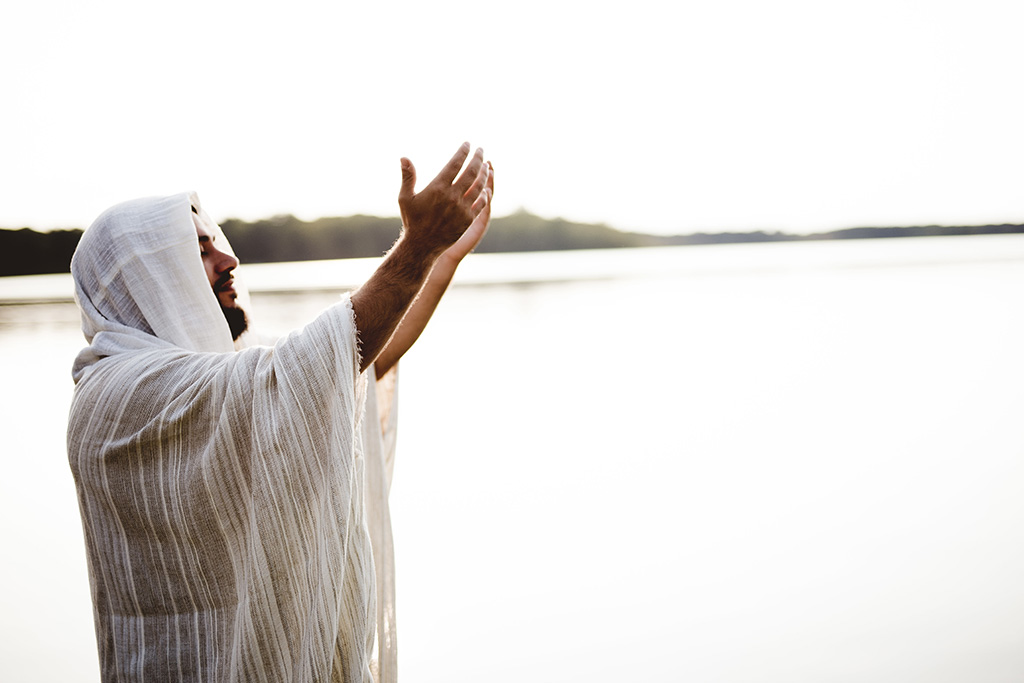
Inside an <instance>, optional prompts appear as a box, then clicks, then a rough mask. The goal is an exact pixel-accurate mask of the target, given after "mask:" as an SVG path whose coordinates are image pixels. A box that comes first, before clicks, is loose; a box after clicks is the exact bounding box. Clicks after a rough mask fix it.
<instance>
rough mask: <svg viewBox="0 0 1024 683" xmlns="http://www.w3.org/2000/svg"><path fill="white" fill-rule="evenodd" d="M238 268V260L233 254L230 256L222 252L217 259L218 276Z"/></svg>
mask: <svg viewBox="0 0 1024 683" xmlns="http://www.w3.org/2000/svg"><path fill="white" fill-rule="evenodd" d="M237 267H238V259H237V258H236V257H235V256H233V255H232V254H228V253H227V252H223V251H222V252H220V254H219V257H218V258H217V265H216V270H217V274H218V275H220V274H221V273H226V272H227V271H229V270H234V269H235V268H237Z"/></svg>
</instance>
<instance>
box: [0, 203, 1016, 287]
mask: <svg viewBox="0 0 1024 683" xmlns="http://www.w3.org/2000/svg"><path fill="white" fill-rule="evenodd" d="M221 227H222V228H223V229H224V233H225V235H227V237H228V239H229V240H230V241H231V246H232V248H233V249H234V250H235V253H236V254H237V255H238V257H239V259H241V261H242V262H243V263H266V262H274V261H308V260H313V259H335V258H355V257H366V256H380V255H381V254H383V253H384V252H386V251H387V250H388V249H389V248H390V247H391V245H392V244H393V243H394V241H395V239H396V238H397V237H398V232H399V230H400V228H401V221H400V220H399V219H398V218H380V217H377V216H363V215H356V216H346V217H339V218H320V219H317V220H315V221H302V220H300V219H298V218H296V217H295V216H291V215H282V216H274V217H272V218H267V219H263V220H258V221H253V222H246V221H242V220H238V219H234V218H232V219H228V220H226V221H223V222H222V223H221ZM1022 232H1024V225H1017V224H1002V225H975V226H942V225H927V226H915V227H889V228H884V227H883V228H849V229H846V230H835V231H831V232H823V233H817V234H814V235H793V234H789V233H784V232H764V231H755V232H722V233H703V232H699V233H692V234H688V235H671V236H666V235H649V234H644V233H636V232H622V231H619V230H616V229H614V228H611V227H609V226H607V225H603V224H592V223H575V222H572V221H567V220H564V219H561V218H554V219H548V218H541V217H540V216H535V215H533V214H531V213H529V212H527V211H518V212H516V213H514V214H511V215H509V216H502V217H499V218H495V219H494V220H493V221H491V227H490V230H489V231H488V233H487V236H486V237H484V239H483V241H482V242H481V243H480V245H479V247H478V248H477V252H480V253H487V252H510V251H558V250H563V249H610V248H627V247H656V246H671V245H686V244H724V243H735V242H782V241H800V240H824V239H864V238H877V237H916V236H934V235H982V234H1008V233H1022ZM81 234H82V231H81V230H54V231H51V232H36V231H34V230H31V229H29V228H22V229H21V230H0V276H5V275H33V274H41V273H66V272H68V270H69V268H70V264H71V255H72V254H73V253H74V250H75V247H76V246H77V244H78V239H79V237H81Z"/></svg>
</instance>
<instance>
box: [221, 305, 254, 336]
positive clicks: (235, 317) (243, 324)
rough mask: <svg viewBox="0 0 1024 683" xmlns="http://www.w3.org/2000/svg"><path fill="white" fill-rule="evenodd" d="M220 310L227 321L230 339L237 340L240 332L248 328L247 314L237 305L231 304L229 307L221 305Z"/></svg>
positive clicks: (240, 334)
mask: <svg viewBox="0 0 1024 683" xmlns="http://www.w3.org/2000/svg"><path fill="white" fill-rule="evenodd" d="M220 310H221V312H222V313H223V314H224V319H225V320H227V321H228V329H230V330H231V340H232V341H238V338H239V337H241V336H242V333H243V332H245V331H246V330H247V329H249V318H248V316H246V315H245V311H244V310H242V309H241V308H239V307H238V306H233V307H231V308H228V307H226V306H221V307H220Z"/></svg>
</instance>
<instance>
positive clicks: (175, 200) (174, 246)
mask: <svg viewBox="0 0 1024 683" xmlns="http://www.w3.org/2000/svg"><path fill="white" fill-rule="evenodd" d="M193 207H195V209H196V212H195V213H193V210H192V208H193ZM194 216H195V218H193V217H194ZM194 220H199V221H202V222H203V223H204V224H205V226H206V227H207V229H209V230H210V232H211V234H213V235H216V237H217V247H218V249H220V250H221V251H226V252H228V253H231V247H230V245H228V243H227V239H226V238H225V237H224V234H223V232H221V230H220V227H219V226H217V224H216V223H214V222H213V221H212V220H211V219H210V217H209V216H208V215H207V214H206V212H205V211H203V208H202V206H201V205H200V203H199V197H198V196H197V195H196V194H195V193H194V192H186V193H182V194H177V195H172V196H170V197H149V198H145V199H135V200H132V201H128V202H124V203H122V204H118V205H116V206H114V207H111V208H110V209H107V210H106V211H104V212H103V213H102V214H101V215H100V216H99V218H97V219H96V220H95V222H93V224H92V225H91V226H89V228H88V229H87V230H86V231H85V232H84V233H83V234H82V239H81V241H79V243H78V248H77V249H76V250H75V254H74V257H73V258H72V259H71V274H72V277H73V279H74V282H75V300H76V301H77V302H78V306H79V308H80V309H81V313H82V333H83V334H84V335H85V339H86V341H87V342H88V343H89V346H87V347H86V348H85V349H83V350H82V351H81V352H80V353H79V354H78V357H77V358H76V359H75V364H74V368H73V370H72V375H73V377H74V379H75V382H78V381H79V380H80V379H81V378H82V376H83V375H84V374H85V372H86V371H87V370H88V369H89V368H90V367H91V366H92V365H93V364H94V363H96V362H97V361H99V360H100V359H102V358H105V357H107V356H112V355H115V354H117V353H122V352H126V351H134V350H143V349H151V348H155V347H158V346H168V347H179V348H182V349H186V350H188V351H207V352H227V351H233V350H234V349H235V343H234V342H232V340H231V332H230V330H229V329H228V324H227V321H226V320H225V319H224V314H223V313H222V312H221V309H220V304H219V302H218V301H217V296H216V294H214V292H213V288H212V287H211V286H210V282H209V280H208V279H207V276H206V271H205V269H204V268H203V262H202V256H201V255H200V249H199V241H198V237H197V236H196V224H195V223H194V222H193V221H194ZM235 272H236V273H237V270H236V271H235ZM236 290H237V291H239V303H240V305H241V306H242V307H243V308H245V307H246V304H247V296H246V293H245V290H244V288H243V287H242V286H241V283H240V282H237V280H236Z"/></svg>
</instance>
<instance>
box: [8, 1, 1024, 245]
mask: <svg viewBox="0 0 1024 683" xmlns="http://www.w3.org/2000/svg"><path fill="white" fill-rule="evenodd" d="M1022 19H1024V5H1022V4H1020V3H1017V2H1011V1H1009V0H1002V1H990V0H973V1H971V2H961V1H955V2H954V1H945V0H929V1H927V2H925V1H911V0H884V1H879V0H860V1H858V2H829V1H825V0H777V1H775V2H771V3H768V2H763V0H718V1H716V2H707V1H706V0H702V1H701V2H687V1H682V2H671V3H669V2H664V1H663V0H658V1H652V0H633V1H631V2H617V3H609V2H604V1H602V0H592V1H590V2H566V1H563V0H543V1H539V0H519V1H517V2H514V3H512V2H491V3H486V2H462V1H452V0H432V2H429V3H428V2H422V1H421V2H417V3H412V2H404V1H401V0H399V1H396V2H390V3H368V2H360V3H352V2H343V1H340V0H335V1H334V2H321V1H314V0H291V1H290V2H288V3H281V2H274V3H269V2H260V1H253V0H249V1H247V2H219V1H217V0H204V1H201V2H196V1H192V0H183V1H180V2H174V3H149V2H137V1H131V2H110V1H106V0H96V1H94V2H88V3H85V2H81V1H80V0H71V1H54V0H33V1H32V2H18V3H4V6H3V8H2V9H0V64H2V65H3V66H0V123H2V125H0V226H2V227H10V228H17V227H23V226H29V227H34V228H37V229H50V228H55V227H85V226H87V225H88V224H89V223H91V221H92V220H93V219H94V218H95V217H96V216H97V215H98V214H99V213H100V212H101V211H102V210H103V209H105V208H107V207H108V206H111V205H113V204H115V203H117V202H119V201H122V200H126V199H131V198H134V197H139V196H149V195H161V194H172V193H176V192H181V191H185V190H195V191H197V192H198V193H199V195H200V197H201V198H202V201H203V204H204V207H205V208H206V209H207V210H208V211H209V212H210V214H211V215H212V216H213V217H214V218H215V219H217V220H223V219H226V218H229V217H237V218H243V219H249V220H252V219H258V218H265V217H269V216H272V215H275V214H282V213H291V214H294V215H296V216H299V217H300V218H304V219H313V218H317V217H320V216H327V215H350V214H355V213H367V214H377V215H389V216H393V215H397V204H396V195H397V192H398V186H399V181H400V167H399V159H400V158H401V157H402V156H407V157H409V158H410V159H412V161H413V162H414V163H415V164H416V167H417V170H418V172H419V178H420V186H422V185H423V184H425V183H426V182H427V181H429V179H430V178H432V177H433V176H434V175H435V174H436V173H437V171H438V170H439V169H440V168H441V166H442V165H443V164H444V163H445V161H447V159H448V158H449V157H450V156H451V154H452V153H454V151H455V150H456V148H457V147H458V146H459V145H460V144H461V143H462V142H463V141H464V140H468V141H470V142H471V143H472V144H473V145H474V146H482V147H483V148H484V150H485V152H486V155H487V157H488V158H489V159H490V160H491V161H492V162H493V164H494V167H495V179H496V195H495V198H494V212H495V214H496V215H505V214H508V213H512V212H513V211H516V210H519V209H526V210H528V211H531V212H533V213H536V214H539V215H541V216H545V217H549V218H554V217H562V218H566V219H570V220H576V221H585V222H603V223H606V224H609V225H611V226H613V227H616V228H620V229H625V230H639V231H645V232H656V233H689V232H697V231H722V230H736V231H746V230H784V231H789V232H797V233H807V232H818V231H822V230H830V229H837V228H844V227H857V226H882V225H922V224H981V223H991V222H996V223H1002V222H1016V223H1021V222H1024V163H1022V160H1024V125H1022V124H1024V117H1022V114H1024V88H1021V87H1020V78H1021V75H1020V71H1021V69H1020V67H1021V63H1022V61H1024V56H1022V55H1024V53H1022V52H1021V48H1020V39H1019V36H1018V33H1019V27H1020V26H1021V25H1022Z"/></svg>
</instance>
